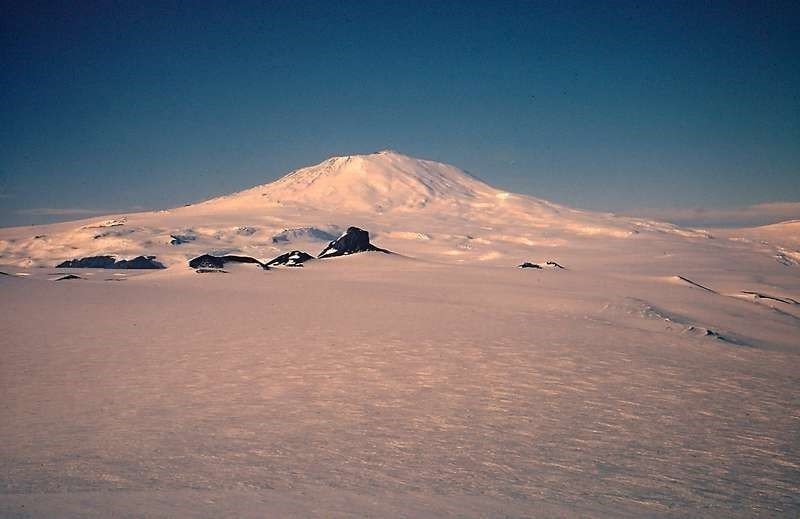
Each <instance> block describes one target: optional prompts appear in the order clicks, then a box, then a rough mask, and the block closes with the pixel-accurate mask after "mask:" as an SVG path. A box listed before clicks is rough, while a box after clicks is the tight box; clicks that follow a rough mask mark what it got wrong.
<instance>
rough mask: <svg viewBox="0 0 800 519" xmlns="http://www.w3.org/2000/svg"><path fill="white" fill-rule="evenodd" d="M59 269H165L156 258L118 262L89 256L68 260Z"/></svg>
mask: <svg viewBox="0 0 800 519" xmlns="http://www.w3.org/2000/svg"><path fill="white" fill-rule="evenodd" d="M56 268H58V269H163V268H166V267H165V266H164V265H163V264H162V263H160V262H158V261H156V257H155V256H136V257H135V258H133V259H132V260H118V261H117V260H116V259H114V256H89V257H86V258H79V259H74V260H67V261H64V262H62V263H59V264H58V265H56Z"/></svg>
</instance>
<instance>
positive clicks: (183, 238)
mask: <svg viewBox="0 0 800 519" xmlns="http://www.w3.org/2000/svg"><path fill="white" fill-rule="evenodd" d="M169 237H170V238H172V239H171V240H170V241H169V244H170V245H182V244H184V243H189V242H192V241H195V240H196V239H197V236H195V235H194V234H170V235H169Z"/></svg>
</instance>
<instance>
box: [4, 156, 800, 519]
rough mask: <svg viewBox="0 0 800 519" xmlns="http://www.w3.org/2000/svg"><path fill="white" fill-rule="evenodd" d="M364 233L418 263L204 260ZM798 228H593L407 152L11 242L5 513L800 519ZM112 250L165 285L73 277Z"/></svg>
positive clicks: (595, 223)
mask: <svg viewBox="0 0 800 519" xmlns="http://www.w3.org/2000/svg"><path fill="white" fill-rule="evenodd" d="M350 225H356V226H358V227H361V228H363V229H366V230H368V231H370V237H371V240H372V241H373V243H375V244H376V245H377V246H379V247H385V248H388V249H390V250H393V251H395V252H397V253H398V254H394V255H385V254H377V253H362V254H355V255H350V256H346V257H339V258H329V259H325V260H323V261H313V262H308V263H306V264H305V266H306V267H305V268H303V269H274V270H270V271H263V270H261V269H255V268H232V269H230V272H229V273H228V274H225V275H219V276H209V275H200V274H196V273H195V272H194V271H193V270H192V269H189V267H188V266H187V264H186V262H187V260H188V259H189V258H192V257H196V256H199V255H200V254H203V253H219V254H223V253H230V254H241V255H248V256H253V257H256V258H258V259H260V260H268V259H270V258H272V257H274V256H276V255H277V254H279V253H282V252H288V251H290V250H294V249H298V250H306V251H308V252H310V253H316V252H318V251H319V250H322V248H323V247H325V245H326V244H327V241H325V240H324V239H320V237H324V236H327V235H334V236H335V235H337V234H339V233H340V232H341V230H342V229H346V228H347V227H348V226H350ZM242 229H247V231H246V232H243V231H242ZM309 229H314V231H309ZM121 230H125V231H130V232H125V233H122V232H117V233H115V234H110V233H109V231H121ZM317 231H319V232H317ZM798 231H800V229H798V228H797V226H796V225H793V223H792V222H789V223H787V224H786V225H780V224H779V225H778V226H768V227H765V228H756V229H734V230H725V231H719V230H711V231H708V230H706V231H703V230H694V229H683V228H679V227H676V226H673V225H669V224H663V223H659V222H651V221H646V220H639V219H631V218H619V217H615V216H613V215H609V214H598V213H590V212H585V211H577V210H573V209H569V208H565V207H561V206H558V205H555V204H551V203H549V202H546V201H542V200H538V199H536V198H533V197H528V196H524V195H517V194H506V193H505V192H502V191H498V190H495V189H494V188H491V187H490V186H487V185H486V184H484V183H482V182H481V181H479V180H477V179H475V178H473V177H471V176H469V175H466V174H464V173H463V172H461V171H460V170H458V169H457V168H454V167H452V166H446V165H442V164H438V163H434V162H430V161H420V160H417V159H413V158H410V157H405V156H402V155H399V154H397V153H394V152H381V153H378V154H373V155H367V156H356V157H337V158H333V159H330V160H328V161H326V162H323V163H322V164H321V165H319V166H313V167H310V168H304V169H301V170H298V171H297V172H294V173H292V174H290V175H288V176H287V177H284V178H283V179H281V180H279V181H277V182H274V183H272V184H267V185H265V186H259V187H256V188H252V189H250V190H247V191H243V192H241V193H236V194H233V195H229V196H226V197H221V198H218V199H214V200H209V201H207V202H203V203H200V204H196V205H192V206H189V207H183V208H178V209H173V210H169V211H162V212H152V213H135V214H126V215H112V216H109V217H103V218H99V219H90V220H84V221H80V222H66V223H60V224H53V225H47V226H37V227H24V228H22V227H20V228H11V229H1V230H0V255H2V256H0V265H2V266H0V271H2V272H5V273H8V274H10V275H7V276H0V294H2V297H0V353H2V355H0V405H1V406H2V419H0V516H1V517H53V516H57V517H109V516H112V515H113V516H119V517H127V516H132V517H140V516H147V517H264V516H272V517H504V516H505V517H698V516H702V517H754V516H757V517H787V516H789V517H791V516H796V515H797V514H798V513H800V498H799V497H798V496H800V436H799V435H798V431H799V430H800V406H799V405H798V402H800V372H798V370H797V365H798V360H800V357H799V356H798V355H799V354H800V304H797V301H800V276H799V275H798V274H800V266H798V265H797V264H794V263H792V262H791V261H790V260H791V258H792V254H794V253H798V245H797V244H798V243H800V240H798V237H800V232H798ZM176 233H177V234H180V235H191V236H195V237H196V238H195V239H194V240H192V241H188V242H186V243H181V244H179V245H172V244H170V241H171V240H172V238H171V236H170V235H175V234H176ZM326 233H327V234H326ZM276 235H280V236H282V237H286V239H285V240H284V239H283V238H281V239H280V240H278V243H273V239H272V238H273V236H276ZM99 254H112V255H115V256H117V257H133V256H137V255H155V256H157V259H158V260H159V261H161V262H163V263H164V264H166V265H168V266H169V268H168V269H166V270H160V271H125V273H124V274H122V275H121V273H118V272H110V271H107V270H105V271H104V270H93V269H55V268H53V266H54V265H55V264H57V263H59V262H61V261H63V260H66V259H74V258H79V257H84V256H91V255H99ZM781 254H782V255H783V256H782V257H783V258H784V259H786V258H789V260H787V261H782V260H781V257H779V255H781ZM548 260H550V261H555V262H558V263H559V264H561V265H564V266H565V267H566V269H563V270H562V269H555V268H551V269H543V270H538V269H518V268H516V265H518V264H520V263H522V262H524V261H531V262H536V263H541V264H545V262H546V261H548ZM68 273H73V274H77V275H79V276H80V277H81V278H83V279H72V280H69V281H60V282H55V281H54V280H55V279H57V278H59V277H61V276H63V275H64V274H68ZM109 281H116V282H113V283H112V282H109Z"/></svg>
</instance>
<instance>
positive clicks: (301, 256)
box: [267, 250, 314, 267]
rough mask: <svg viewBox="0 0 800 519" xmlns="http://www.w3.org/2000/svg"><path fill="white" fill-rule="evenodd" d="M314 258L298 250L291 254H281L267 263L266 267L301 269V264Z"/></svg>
mask: <svg viewBox="0 0 800 519" xmlns="http://www.w3.org/2000/svg"><path fill="white" fill-rule="evenodd" d="M313 259H314V256H312V255H311V254H309V253H307V252H303V251H300V250H293V251H291V252H287V253H286V254H281V255H280V256H278V257H277V258H275V259H273V260H271V261H268V262H267V266H268V267H278V266H284V267H302V266H303V263H305V262H306V261H308V260H313Z"/></svg>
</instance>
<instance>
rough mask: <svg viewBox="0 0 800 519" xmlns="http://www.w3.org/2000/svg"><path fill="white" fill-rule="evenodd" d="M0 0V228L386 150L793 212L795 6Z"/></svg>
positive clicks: (798, 73)
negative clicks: (39, 0) (1, 4)
mask: <svg viewBox="0 0 800 519" xmlns="http://www.w3.org/2000/svg"><path fill="white" fill-rule="evenodd" d="M3 12H4V14H3V16H2V17H0V60H1V61H0V64H2V67H0V106H2V112H1V113H2V119H0V122H2V124H0V226H8V225H27V224H32V223H42V222H47V221H56V220H68V219H76V218H81V217H85V216H87V215H91V214H102V213H109V212H120V211H135V210H143V209H159V208H167V207H172V206H176V205H182V204H185V203H188V202H193V201H197V200H200V199H204V198H208V197H211V196H215V195H220V194H224V193H228V192H233V191H237V190H240V189H244V188H247V187H250V186H253V185H256V184H262V183H265V182H268V181H271V180H274V179H276V178H278V177H280V176H281V175H282V174H283V173H285V172H287V171H289V170H292V169H295V168H298V167H301V166H306V165H311V164H315V163H318V162H320V161H322V160H324V159H325V158H327V157H330V156H333V155H350V154H355V153H369V152H373V151H377V150H380V149H385V148H391V149H395V150H398V151H400V152H402V153H405V154H407V155H411V156H415V157H421V158H426V159H432V160H438V161H441V162H446V163H450V164H454V165H456V166H458V167H461V168H462V169H465V170H467V171H470V172H471V173H474V174H476V175H477V176H479V177H480V178H482V179H483V180H485V181H487V182H488V183H490V184H492V185H495V186H497V187H499V188H502V189H506V190H511V191H516V192H522V193H528V194H532V195H534V196H537V197H540V198H545V199H549V200H552V201H554V202H557V203H561V204H567V205H572V206H575V207H581V208H586V209H595V210H603V211H614V212H620V213H624V214H637V215H658V216H659V217H660V218H665V219H670V220H672V221H678V220H680V223H682V224H686V225H694V224H703V223H704V222H705V223H708V221H709V215H715V216H713V218H712V219H714V218H716V219H717V220H719V221H718V222H717V224H720V225H728V224H732V222H734V221H735V224H736V225H747V224H753V223H769V222H770V221H775V220H777V219H786V218H800V203H798V202H800V4H799V3H798V2H796V1H795V2H769V1H758V2H735V1H730V2H696V1H691V2H670V1H663V2H661V1H659V2H648V1H644V2H624V1H614V2H600V1H587V2H569V1H557V2H499V1H492V2H474V1H469V2H447V1H438V2H412V1H403V2H390V1H376V2H340V1H332V0H327V1H322V2H303V1H297V0H295V1H274V2H239V1H228V2H216V1H215V2H204V1H201V0H195V1H192V2H185V3H183V2H58V1H49V2H44V3H37V2H34V1H31V2H13V3H12V2H8V3H6V5H5V6H4V8H3ZM748 215H750V216H748ZM756 215H757V216H756ZM765 215H766V216H765Z"/></svg>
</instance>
